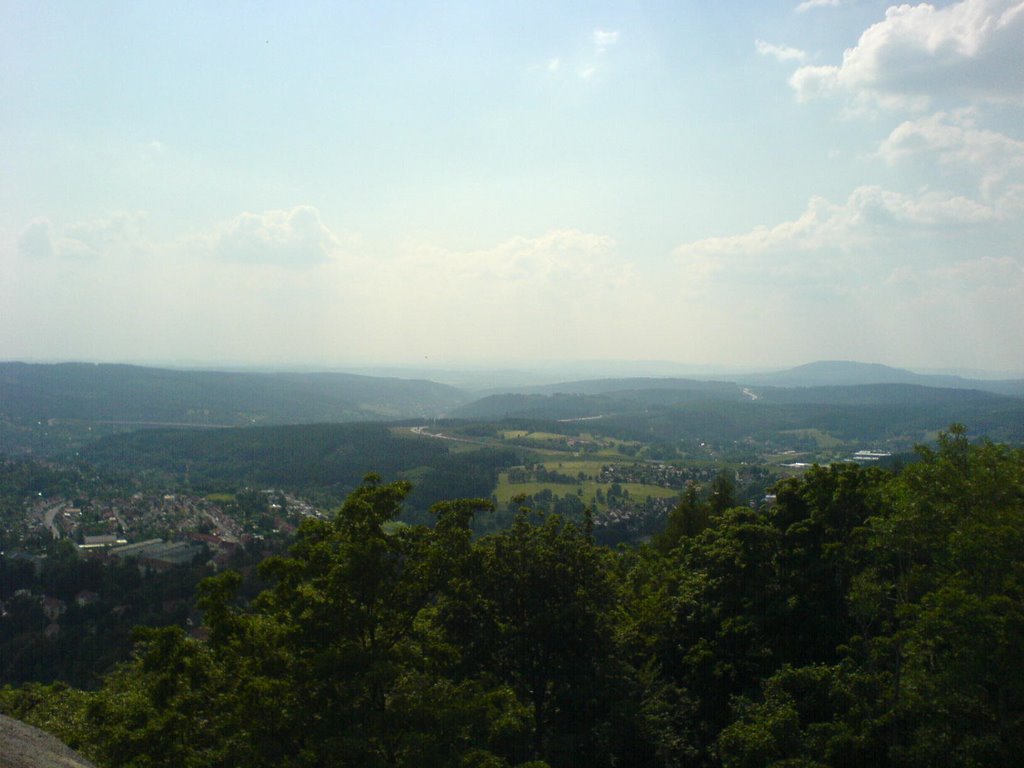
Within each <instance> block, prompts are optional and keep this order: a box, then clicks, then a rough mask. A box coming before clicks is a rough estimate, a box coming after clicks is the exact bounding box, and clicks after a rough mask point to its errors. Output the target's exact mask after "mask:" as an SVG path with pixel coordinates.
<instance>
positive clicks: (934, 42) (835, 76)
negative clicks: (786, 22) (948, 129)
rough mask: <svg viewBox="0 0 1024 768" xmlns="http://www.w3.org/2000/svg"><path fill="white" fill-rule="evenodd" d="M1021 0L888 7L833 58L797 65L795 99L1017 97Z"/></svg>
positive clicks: (909, 103)
mask: <svg viewBox="0 0 1024 768" xmlns="http://www.w3.org/2000/svg"><path fill="white" fill-rule="evenodd" d="M1021 40H1024V0H962V1H961V2H958V3H953V4H952V5H949V6H946V7H943V8H936V7H935V6H934V5H930V4H927V3H922V4H919V5H898V6H893V7H890V8H889V9H888V10H887V11H886V14H885V19H884V20H883V21H880V22H878V23H877V24H874V25H872V26H871V27H869V28H868V29H867V30H865V31H864V33H863V34H862V35H861V36H860V39H859V40H858V42H857V45H856V46H854V47H853V48H850V49H847V50H846V51H845V52H844V53H843V61H842V64H840V65H831V66H803V67H800V68H799V69H798V70H797V71H796V72H795V73H794V74H793V76H792V78H791V79H790V85H791V86H792V87H793V88H794V90H795V91H796V93H797V96H798V98H799V99H801V100H803V101H807V100H810V99H814V98H819V97H822V96H828V95H835V94H848V95H850V96H851V97H853V98H854V99H859V100H863V101H874V102H876V103H880V104H882V105H886V106H893V105H901V106H905V107H911V108H915V109H920V108H923V107H925V106H926V105H927V104H928V103H929V102H930V101H931V100H932V99H934V98H936V97H940V96H949V97H953V98H965V97H966V98H970V99H980V100H989V101H996V102H1016V103H1021V102H1022V101H1024V90H1022V88H1021V80H1020V73H1021V72H1022V71H1024V45H1021Z"/></svg>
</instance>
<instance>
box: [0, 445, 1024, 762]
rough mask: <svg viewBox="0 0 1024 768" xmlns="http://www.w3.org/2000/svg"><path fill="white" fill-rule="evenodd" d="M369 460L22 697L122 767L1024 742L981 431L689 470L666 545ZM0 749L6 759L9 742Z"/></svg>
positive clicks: (977, 746)
mask: <svg viewBox="0 0 1024 768" xmlns="http://www.w3.org/2000/svg"><path fill="white" fill-rule="evenodd" d="M409 490H410V489H409V485H408V484H407V483H404V482H397V483H388V484H385V483H381V482H380V481H379V480H378V479H376V478H372V477H371V478H368V479H367V480H366V482H365V483H363V484H362V485H361V486H360V487H359V488H358V489H357V490H355V491H354V492H353V493H352V494H351V496H349V498H348V499H347V500H346V502H345V504H344V505H343V506H342V508H341V509H340V510H339V511H338V513H337V514H336V515H335V516H334V517H333V518H331V519H330V520H315V519H309V520H307V521H306V522H304V523H303V524H302V525H301V526H300V528H299V530H298V532H297V534H296V538H295V541H294V544H293V546H292V547H291V550H290V553H289V554H288V556H286V557H275V558H271V559H269V560H267V561H264V563H263V564H262V565H261V566H260V568H259V574H260V575H261V577H262V579H263V580H264V581H263V586H264V589H263V592H262V593H261V594H259V596H258V597H256V598H255V599H252V600H249V601H246V600H245V598H244V592H243V591H242V588H243V587H244V584H243V580H242V577H241V575H240V574H238V573H235V572H232V571H225V572H223V573H221V574H219V575H217V576H215V577H213V578H211V579H208V580H206V581H205V582H203V584H202V585H201V587H200V596H199V605H200V607H201V608H202V610H203V619H202V627H200V628H198V629H195V630H194V631H193V632H191V633H187V632H186V631H185V630H184V629H182V628H179V627H170V628H163V629H147V630H141V631H139V632H138V634H137V639H138V641H139V644H138V647H137V654H136V656H135V658H134V659H133V660H132V661H130V662H128V663H126V664H124V665H122V666H120V667H117V668H116V669H114V670H113V671H112V672H110V673H109V674H107V675H106V676H105V677H104V678H103V680H102V681H101V685H100V686H99V688H98V690H95V691H83V690H77V689H74V688H70V687H68V686H66V685H54V686H42V685H38V684H37V685H27V686H23V687H21V688H3V689H0V712H4V713H5V714H8V715H10V716H13V717H17V718H19V719H21V720H23V721H25V722H30V723H32V724H34V725H37V726H39V727H43V728H46V729H47V730H50V731H51V732H53V733H54V734H56V735H58V736H59V737H60V738H61V739H63V740H64V741H65V742H66V743H67V744H69V745H70V746H72V747H74V748H76V749H78V750H79V751H81V752H82V753H83V754H84V755H86V756H87V757H88V758H90V759H92V760H94V761H95V762H96V763H97V765H102V766H111V767H113V766H147V767H148V768H178V767H179V766H191V767H192V768H223V767H224V766H246V768H280V766H289V768H319V767H320V766H325V765H352V766H394V767H395V768H419V767H420V766H464V767H469V766H474V767H476V768H485V767H486V768H574V767H575V766H580V765H586V766H590V767H591V768H613V767H614V766H623V765H628V766H631V768H664V767H665V766H680V767H681V766H695V767H697V768H798V767H799V768H812V767H813V768H851V767H853V766H857V767H858V768H859V767H860V766H895V767H897V768H936V767H942V768H959V767H960V766H965V767H966V766H972V767H976V768H1002V767H1003V766H1015V765H1020V756H1021V753H1022V750H1024V655H1022V654H1021V647H1022V643H1024V453H1022V452H1021V450H1019V449H1012V448H1009V447H1006V446H1001V445H995V444H991V443H985V442H982V443H979V444H973V445H972V444H971V443H970V442H969V441H968V440H967V437H966V433H965V432H964V430H963V429H962V428H959V427H955V428H953V429H951V431H950V433H948V434H944V435H942V436H940V438H939V440H938V445H937V447H936V448H935V449H934V450H929V449H922V450H921V453H920V457H919V461H917V462H915V463H912V464H909V465H907V466H905V467H904V468H902V469H901V470H900V471H899V472H895V473H888V472H884V471H881V470H879V469H878V468H876V467H867V468H865V467H859V466H856V465H854V464H833V465H831V466H829V467H820V466H817V467H814V468H812V469H810V470H808V471H807V472H806V473H805V474H803V475H802V476H800V477H794V478H790V479H788V480H785V481H782V482H781V483H779V484H778V485H777V486H776V487H775V494H774V499H773V500H772V501H771V502H769V503H765V504H764V505H762V506H760V507H759V508H757V509H753V508H750V507H746V506H740V507H736V506H732V505H731V501H730V500H729V499H728V494H717V495H714V494H713V495H712V496H710V497H708V498H707V499H706V500H703V501H702V500H701V499H700V498H698V496H697V494H696V492H695V491H694V492H691V493H688V494H687V495H686V496H684V498H683V499H682V500H681V501H680V503H679V505H678V506H677V507H676V508H675V510H674V511H673V512H672V514H671V516H670V518H669V523H668V526H667V528H666V529H665V531H664V532H663V533H662V534H661V535H659V536H658V537H657V538H656V539H655V540H654V542H653V545H652V546H643V547H639V548H619V549H614V550H613V549H608V548H606V547H603V546H600V545H598V544H597V543H595V541H594V539H593V537H592V535H591V530H590V523H589V522H588V520H587V519H584V520H583V521H582V523H581V524H576V523H573V522H569V521H567V520H565V519H563V518H562V517H560V516H559V515H557V514H545V515H539V514H534V513H532V512H531V511H530V510H529V509H526V508H523V509H521V510H520V511H519V512H518V514H517V515H516V516H515V519H514V520H513V522H512V525H511V526H510V527H509V528H508V529H505V530H501V531H498V532H495V533H492V534H490V535H486V536H481V537H478V538H474V537H473V536H472V533H471V523H472V520H473V518H474V516H476V515H487V514H489V508H490V506H491V505H490V504H489V503H488V502H487V501H485V500H482V499H475V500H473V499H470V500H450V501H447V502H445V503H443V504H441V505H439V506H438V507H436V508H435V513H436V514H435V516H434V520H436V524H435V525H433V526H432V527H425V526H418V525H395V524H394V521H395V519H396V518H397V516H398V515H399V514H400V512H401V510H402V508H403V503H404V501H405V499H406V498H407V495H408V494H409ZM2 762H3V760H2V758H0V763H2Z"/></svg>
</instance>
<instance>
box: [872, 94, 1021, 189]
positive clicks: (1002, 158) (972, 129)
mask: <svg viewBox="0 0 1024 768" xmlns="http://www.w3.org/2000/svg"><path fill="white" fill-rule="evenodd" d="M879 155H880V157H882V158H883V159H884V160H885V161H886V162H887V163H890V164H895V163H898V162H901V161H904V160H907V159H909V158H912V157H915V156H922V155H926V156H928V158H929V160H937V161H938V162H939V163H940V164H942V165H945V166H953V167H958V168H969V169H972V170H976V171H977V172H979V173H980V174H982V175H985V176H988V175H991V174H995V173H999V174H1007V173H1014V172H1021V171H1024V141H1020V140H1018V139H1015V138H1011V137H1010V136H1007V135H1005V134H1002V133H999V132H997V131H992V130H988V129H985V128H980V127H979V126H978V125H977V118H976V112H975V111H974V110H959V111H957V112H953V113H945V112H938V113H935V114H934V115H930V116H928V117H924V118H918V119H915V120H907V121H905V122H903V123H901V124H900V125H898V126H897V127H896V128H895V129H894V130H893V131H892V133H890V134H889V136H888V138H886V139H885V140H884V141H883V142H882V144H881V146H880V147H879Z"/></svg>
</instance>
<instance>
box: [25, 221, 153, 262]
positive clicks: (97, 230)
mask: <svg viewBox="0 0 1024 768" xmlns="http://www.w3.org/2000/svg"><path fill="white" fill-rule="evenodd" d="M145 218H146V214H144V213H141V212H136V213H118V214H115V215H113V216H111V217H110V218H106V219H92V220H90V221H81V222H76V223H73V224H69V225H67V226H65V227H62V228H58V227H56V226H54V224H53V223H52V222H51V221H50V220H49V219H45V218H40V219H35V220H34V221H33V222H32V223H31V224H29V225H28V227H26V229H25V230H24V231H23V232H22V235H21V237H20V238H19V240H18V246H19V249H20V251H21V253H22V254H23V255H25V256H28V257H29V258H35V259H45V258H50V257H54V256H56V257H58V258H61V259H83V258H97V257H101V256H105V255H109V254H111V253H114V252H119V251H123V250H125V249H133V248H134V249H136V250H144V248H145V247H144V246H143V244H142V235H141V224H142V222H143V220H144V219H145Z"/></svg>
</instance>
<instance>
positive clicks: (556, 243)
mask: <svg viewBox="0 0 1024 768" xmlns="http://www.w3.org/2000/svg"><path fill="white" fill-rule="evenodd" d="M614 250H615V242H614V241H613V240H612V239H611V238H610V237H607V236H605V235H597V234H592V233H588V232H581V231H579V230H575V229H567V230H556V231H553V232H549V233H547V234H544V235H541V236H539V237H522V236H520V237H514V238H511V239H509V240H507V241H505V242H503V243H499V244H498V245H496V246H494V247H492V248H488V249H484V250H472V251H450V250H444V249H439V248H436V247H421V248H418V249H415V250H414V251H413V252H412V253H411V254H410V255H409V256H407V257H406V259H405V260H404V261H403V263H402V266H401V270H402V271H403V272H408V271H409V270H410V269H411V270H418V269H422V270H424V271H426V272H430V273H431V274H433V275H434V276H435V277H441V278H443V280H442V281H441V282H443V283H444V285H445V286H447V287H448V288H451V287H453V286H456V287H457V292H461V291H462V288H461V287H460V286H462V285H465V284H468V283H473V284H475V286H476V290H477V291H478V292H479V291H484V292H491V291H497V292H511V291H519V289H520V288H522V287H525V288H526V289H527V290H528V291H551V290H554V291H563V290H565V288H566V286H567V285H571V284H577V285H578V284H585V285H590V286H593V285H599V286H601V287H608V286H615V285H621V284H623V283H625V282H628V281H629V280H630V279H631V278H632V274H633V272H632V268H631V267H630V266H628V265H625V264H623V263H621V262H620V261H619V260H618V259H617V258H616V257H615V255H614Z"/></svg>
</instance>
